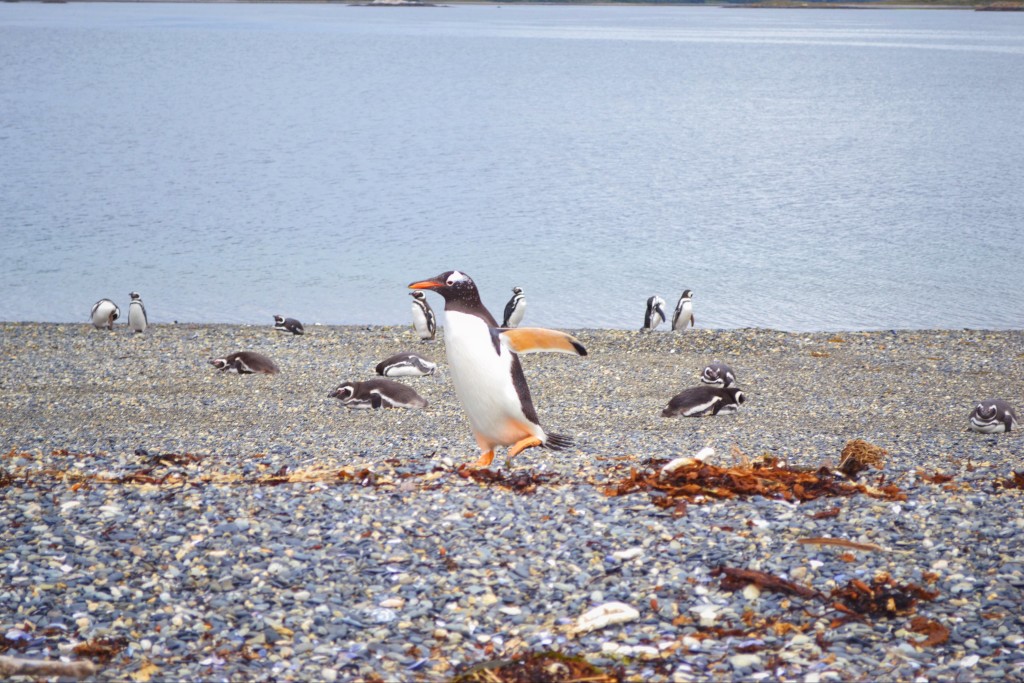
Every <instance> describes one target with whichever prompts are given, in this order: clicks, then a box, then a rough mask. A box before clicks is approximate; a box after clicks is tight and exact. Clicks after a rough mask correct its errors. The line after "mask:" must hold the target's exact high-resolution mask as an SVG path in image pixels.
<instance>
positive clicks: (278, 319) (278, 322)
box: [274, 315, 284, 325]
mask: <svg viewBox="0 0 1024 683" xmlns="http://www.w3.org/2000/svg"><path fill="white" fill-rule="evenodd" d="M274 324H275V325H284V316H283V315H275V316H274Z"/></svg>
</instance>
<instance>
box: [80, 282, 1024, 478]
mask: <svg viewBox="0 0 1024 683" xmlns="http://www.w3.org/2000/svg"><path fill="white" fill-rule="evenodd" d="M409 287H410V289H412V290H414V291H412V292H411V293H410V295H411V296H412V300H413V301H412V309H411V310H412V321H413V329H414V330H415V332H416V334H417V336H418V337H419V338H420V340H421V341H431V340H433V339H434V338H435V335H436V333H437V320H436V317H435V315H434V311H433V309H431V307H430V304H429V302H428V301H427V298H426V296H425V294H424V292H428V291H429V292H434V293H436V294H439V295H440V296H441V297H442V299H443V300H444V303H445V307H444V311H445V318H446V340H445V341H446V343H445V349H446V352H447V357H448V366H449V371H450V373H451V377H452V384H453V386H454V388H455V393H456V395H457V396H458V398H459V400H460V402H461V403H462V406H463V409H464V410H465V412H466V415H467V417H468V418H469V423H470V427H471V430H472V432H473V435H474V437H475V438H476V441H477V445H478V447H479V449H480V453H481V454H480V457H479V459H478V460H477V461H476V462H475V463H474V466H475V467H488V466H490V464H491V463H492V462H493V460H494V451H495V448H497V447H499V446H504V447H507V448H508V450H507V459H506V464H508V463H509V462H510V461H511V459H512V458H513V457H515V456H516V455H518V454H519V453H521V452H522V451H524V450H526V449H527V448H534V447H542V448H548V449H551V450H563V449H565V448H568V447H569V446H571V445H572V443H573V441H572V439H571V438H570V437H568V436H565V435H562V434H556V433H554V432H548V431H546V430H545V429H544V428H543V427H542V426H541V424H540V419H539V418H538V415H537V410H536V408H535V407H534V405H533V399H532V397H531V395H530V389H529V387H528V386H527V383H526V377H525V374H524V373H523V369H522V366H521V364H520V362H519V354H523V353H535V352H555V353H568V354H574V355H579V356H586V355H587V350H586V349H585V348H584V347H583V345H582V344H581V343H580V342H579V340H577V339H576V338H575V337H573V336H572V335H569V334H566V333H564V332H559V331H556V330H548V329H543V328H520V327H519V324H520V323H521V322H522V319H523V315H524V313H525V311H526V298H525V296H524V294H523V289H522V288H521V287H513V288H512V298H510V299H509V301H508V303H507V304H506V305H505V309H504V317H503V319H502V323H501V325H500V326H498V324H497V322H496V321H495V319H494V317H493V316H492V315H491V313H490V312H489V311H488V310H487V308H486V307H485V306H484V304H483V302H482V301H481V299H480V294H479V290H478V289H477V287H476V283H475V282H474V281H473V279H472V278H470V277H469V276H468V275H466V274H465V273H462V272H460V271H456V270H450V271H447V272H444V273H442V274H440V275H438V276H436V277H433V278H429V279H426V280H419V281H417V282H413V283H411V284H410V285H409ZM129 300H130V302H129V305H128V327H129V329H131V330H132V331H133V332H134V333H136V334H140V333H143V332H145V331H146V329H147V327H148V324H149V323H148V318H147V315H146V308H145V305H144V304H143V303H142V298H141V296H140V295H139V294H138V292H130V293H129ZM120 315H121V311H120V309H119V308H118V306H117V304H115V303H114V302H113V301H112V300H110V299H107V298H103V299H100V300H99V301H97V302H96V303H95V304H94V305H93V307H92V309H91V311H90V321H91V323H92V325H93V327H95V328H96V329H106V330H113V329H114V322H115V321H116V320H118V319H119V318H120ZM666 319H667V316H666V314H665V300H664V299H662V298H661V297H659V296H657V295H653V296H651V297H649V298H648V299H647V306H646V310H645V313H644V324H643V327H642V328H641V330H654V329H656V328H657V327H658V326H659V325H660V324H661V323H663V322H665V321H666ZM694 324H695V319H694V315H693V292H692V291H691V290H689V289H686V290H684V291H683V293H682V294H681V295H680V297H679V300H678V302H677V303H676V307H675V311H674V313H673V316H672V324H671V329H672V330H673V331H682V330H685V329H686V328H687V327H693V326H694ZM273 329H274V330H278V331H281V332H288V333H291V334H292V335H293V336H299V335H302V334H304V333H305V329H304V327H303V325H302V323H301V322H299V321H298V320H296V319H295V318H286V317H284V316H281V315H275V316H274V327H273ZM208 362H209V363H210V364H211V365H213V366H214V367H215V368H216V369H218V370H220V371H221V372H229V373H237V374H239V375H247V374H265V375H276V374H279V373H280V368H279V367H278V366H277V364H276V363H275V362H274V361H273V360H271V359H270V358H269V357H267V356H265V355H263V354H261V353H257V352H255V351H236V352H234V353H231V354H228V355H226V356H224V357H221V358H212V359H210V360H209V361H208ZM436 370H437V364H436V363H435V362H434V361H432V360H430V359H428V358H426V357H424V356H422V355H420V354H418V353H413V352H408V351H403V352H400V353H397V354H395V355H393V356H391V357H389V358H386V359H384V360H383V361H381V362H379V363H378V364H377V365H376V367H375V371H376V373H377V375H379V376H380V377H377V378H374V379H367V380H363V381H346V382H343V383H342V384H340V385H338V386H337V387H336V388H335V389H334V390H333V391H331V393H330V394H329V397H331V398H336V399H338V400H339V401H340V402H341V404H342V405H343V406H345V407H347V408H350V409H370V408H372V409H375V410H376V409H380V408H411V409H423V408H426V407H427V406H428V402H427V400H426V399H424V398H423V397H422V396H420V395H419V394H418V393H417V392H416V391H415V390H414V389H413V388H411V387H409V386H406V385H404V384H400V383H399V382H395V381H393V380H391V379H386V378H389V377H423V376H429V375H433V374H434V373H435V371H436ZM745 400H746V396H745V395H744V393H743V391H742V390H741V389H740V387H739V385H738V384H737V382H736V374H735V372H733V370H732V368H730V367H729V366H728V365H726V364H725V363H722V362H721V361H717V360H716V361H714V362H712V363H711V364H709V365H707V366H705V368H704V369H703V370H702V371H701V374H700V384H699V385H697V386H693V387H690V388H687V389H684V390H683V391H681V392H680V393H678V394H676V395H675V396H673V397H672V399H671V400H670V401H669V403H668V406H666V407H665V408H664V409H663V410H662V411H661V415H662V416H663V417H676V416H682V417H706V416H712V415H722V414H728V413H734V412H736V411H737V410H738V409H739V406H740V405H742V404H743V403H744V402H745ZM1017 426H1018V422H1017V413H1016V411H1015V410H1014V408H1013V407H1012V406H1011V405H1010V404H1009V403H1007V402H1006V401H1004V400H1002V399H987V400H984V401H980V402H978V403H977V404H976V405H975V406H974V408H973V409H972V410H971V413H970V414H969V415H968V429H970V430H971V431H974V432H978V433H981V434H999V433H1005V432H1010V431H1013V430H1014V429H1016V428H1017Z"/></svg>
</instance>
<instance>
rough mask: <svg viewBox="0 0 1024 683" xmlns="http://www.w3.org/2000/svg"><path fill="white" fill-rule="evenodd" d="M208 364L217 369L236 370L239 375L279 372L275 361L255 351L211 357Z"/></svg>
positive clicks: (274, 373) (273, 373)
mask: <svg viewBox="0 0 1024 683" xmlns="http://www.w3.org/2000/svg"><path fill="white" fill-rule="evenodd" d="M210 365H212V366H213V367H215V368H217V369H218V370H221V371H224V370H226V371H228V372H237V373H238V374H240V375H251V374H253V373H261V374H264V375H276V374H277V373H279V372H281V370H280V369H279V368H278V367H277V363H275V362H274V361H272V360H270V359H269V358H267V357H266V356H264V355H263V354H262V353H256V352H255V351H236V352H234V353H232V354H230V355H228V356H226V357H224V358H211V359H210Z"/></svg>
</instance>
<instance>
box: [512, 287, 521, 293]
mask: <svg viewBox="0 0 1024 683" xmlns="http://www.w3.org/2000/svg"><path fill="white" fill-rule="evenodd" d="M512 293H513V294H522V293H523V288H522V287H513V288H512Z"/></svg>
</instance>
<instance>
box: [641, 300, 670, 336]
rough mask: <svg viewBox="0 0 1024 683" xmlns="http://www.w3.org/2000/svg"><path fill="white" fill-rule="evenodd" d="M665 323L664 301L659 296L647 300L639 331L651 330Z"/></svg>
mask: <svg viewBox="0 0 1024 683" xmlns="http://www.w3.org/2000/svg"><path fill="white" fill-rule="evenodd" d="M663 322H665V300H664V299H662V298H661V297H660V296H657V295H655V296H652V297H650V298H648V299H647V312H646V313H644V326H643V327H641V328H640V329H641V330H653V329H654V328H655V327H657V326H658V325H660V324H662V323H663Z"/></svg>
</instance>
